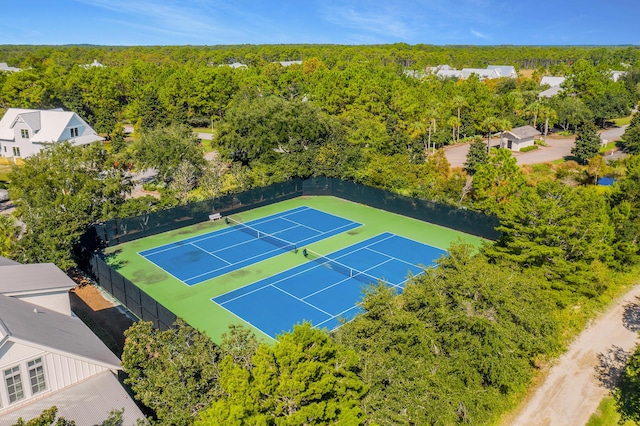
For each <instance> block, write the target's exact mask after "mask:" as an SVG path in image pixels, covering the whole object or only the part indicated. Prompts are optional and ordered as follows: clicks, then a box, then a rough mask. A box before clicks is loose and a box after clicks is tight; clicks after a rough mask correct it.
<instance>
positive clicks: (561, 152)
mask: <svg viewBox="0 0 640 426" xmlns="http://www.w3.org/2000/svg"><path fill="white" fill-rule="evenodd" d="M624 130H625V128H624V127H614V128H611V129H607V130H604V131H602V132H601V133H600V137H601V138H602V139H606V140H608V141H609V142H611V141H615V140H619V139H620V136H622V134H623V133H624ZM499 141H500V139H499V138H492V139H491V145H492V146H497V145H498V144H499ZM574 143H575V137H570V138H562V137H557V136H549V137H547V146H541V147H539V148H538V149H536V150H534V151H529V152H513V156H514V157H516V159H517V160H518V164H520V165H522V164H538V163H546V162H549V161H554V160H558V159H561V158H565V157H569V156H571V148H573V146H574ZM444 152H445V155H446V157H447V160H449V164H450V165H451V167H462V166H463V165H464V162H465V161H466V159H467V152H469V144H462V145H453V146H450V147H446V148H445V151H444Z"/></svg>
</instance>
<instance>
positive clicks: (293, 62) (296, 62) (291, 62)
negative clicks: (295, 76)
mask: <svg viewBox="0 0 640 426" xmlns="http://www.w3.org/2000/svg"><path fill="white" fill-rule="evenodd" d="M279 64H280V65H282V66H283V67H289V66H291V65H302V61H281V62H279Z"/></svg>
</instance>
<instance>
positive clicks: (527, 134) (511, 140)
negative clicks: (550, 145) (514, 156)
mask: <svg viewBox="0 0 640 426" xmlns="http://www.w3.org/2000/svg"><path fill="white" fill-rule="evenodd" d="M541 134H542V133H540V132H539V131H538V130H536V128H535V127H532V126H522V127H516V128H514V129H511V130H509V131H505V132H504V133H503V134H502V139H501V141H500V147H501V148H507V149H510V150H511V151H520V150H521V149H522V148H524V147H527V146H532V145H533V144H534V140H535V137H536V136H539V135H541Z"/></svg>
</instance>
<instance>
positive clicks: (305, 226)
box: [282, 217, 322, 234]
mask: <svg viewBox="0 0 640 426" xmlns="http://www.w3.org/2000/svg"><path fill="white" fill-rule="evenodd" d="M282 219H284V220H286V221H289V222H291V223H295V224H296V225H297V226H301V227H303V228H308V229H311V230H312V231H314V232H317V233H319V234H322V231H321V230H319V229H316V228H313V227H311V226H309V225H305V224H304V223H300V222H297V221H295V220H291V219H288V218H286V217H283V218H282Z"/></svg>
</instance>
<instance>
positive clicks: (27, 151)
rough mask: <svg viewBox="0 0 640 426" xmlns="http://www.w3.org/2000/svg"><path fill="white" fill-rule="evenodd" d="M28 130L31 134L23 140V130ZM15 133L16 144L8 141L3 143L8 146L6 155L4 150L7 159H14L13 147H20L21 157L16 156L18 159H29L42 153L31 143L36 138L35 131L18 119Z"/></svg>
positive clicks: (14, 129)
mask: <svg viewBox="0 0 640 426" xmlns="http://www.w3.org/2000/svg"><path fill="white" fill-rule="evenodd" d="M23 129H24V130H27V131H28V132H29V138H23V137H22V130H23ZM13 131H14V135H15V142H13V143H12V142H10V141H9V142H7V141H3V143H2V145H3V146H6V147H7V149H6V151H7V152H6V153H5V152H4V148H3V153H2V154H3V155H4V156H5V157H13V156H14V155H13V147H18V148H20V155H19V156H16V157H23V158H24V157H28V156H30V155H34V154H37V153H38V152H39V151H40V148H39V147H38V146H37V145H36V146H34V145H33V144H32V143H31V138H32V137H33V136H34V131H33V130H31V129H30V128H29V126H28V125H27V124H26V123H25V122H24V121H22V120H21V119H18V121H16V124H15V125H14V127H13Z"/></svg>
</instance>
